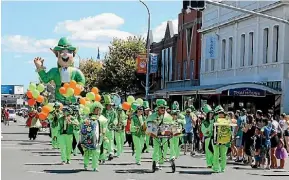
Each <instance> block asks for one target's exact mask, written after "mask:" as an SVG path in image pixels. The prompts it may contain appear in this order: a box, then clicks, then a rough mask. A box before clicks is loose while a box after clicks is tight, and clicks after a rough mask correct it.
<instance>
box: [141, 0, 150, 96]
mask: <svg viewBox="0 0 289 180" xmlns="http://www.w3.org/2000/svg"><path fill="white" fill-rule="evenodd" d="M139 2H141V3H142V4H143V5H144V6H145V7H146V9H147V11H148V33H147V72H146V86H145V92H146V100H148V95H149V89H150V87H149V75H150V74H149V65H150V42H149V41H150V37H149V35H150V26H151V14H150V10H149V8H148V6H147V5H146V4H145V3H144V2H143V1H142V0H139Z"/></svg>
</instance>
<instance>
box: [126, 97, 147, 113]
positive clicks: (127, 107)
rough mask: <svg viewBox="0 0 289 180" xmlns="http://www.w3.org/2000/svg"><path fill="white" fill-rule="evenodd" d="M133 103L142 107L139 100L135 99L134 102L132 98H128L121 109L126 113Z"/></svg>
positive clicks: (141, 101) (141, 102)
mask: <svg viewBox="0 0 289 180" xmlns="http://www.w3.org/2000/svg"><path fill="white" fill-rule="evenodd" d="M133 103H137V104H138V105H140V106H142V105H143V100H142V99H141V98H137V99H136V100H135V98H134V97H133V96H128V97H127V99H126V102H124V103H122V109H123V110H126V111H128V110H130V109H131V107H132V104H133Z"/></svg>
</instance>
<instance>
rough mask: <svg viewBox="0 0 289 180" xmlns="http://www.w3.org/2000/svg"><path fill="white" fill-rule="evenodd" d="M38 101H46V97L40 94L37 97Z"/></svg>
mask: <svg viewBox="0 0 289 180" xmlns="http://www.w3.org/2000/svg"><path fill="white" fill-rule="evenodd" d="M36 101H37V102H39V103H42V102H43V101H44V97H43V96H41V95H39V96H38V97H37V99H36Z"/></svg>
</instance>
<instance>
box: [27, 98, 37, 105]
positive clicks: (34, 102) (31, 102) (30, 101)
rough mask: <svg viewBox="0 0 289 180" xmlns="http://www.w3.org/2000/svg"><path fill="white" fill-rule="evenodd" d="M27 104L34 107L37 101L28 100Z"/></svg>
mask: <svg viewBox="0 0 289 180" xmlns="http://www.w3.org/2000/svg"><path fill="white" fill-rule="evenodd" d="M27 103H28V105H29V106H34V105H35V104H36V101H35V99H28V101H27Z"/></svg>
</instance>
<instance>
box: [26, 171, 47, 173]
mask: <svg viewBox="0 0 289 180" xmlns="http://www.w3.org/2000/svg"><path fill="white" fill-rule="evenodd" d="M26 172H29V173H36V174H44V173H45V172H43V171H26Z"/></svg>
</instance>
